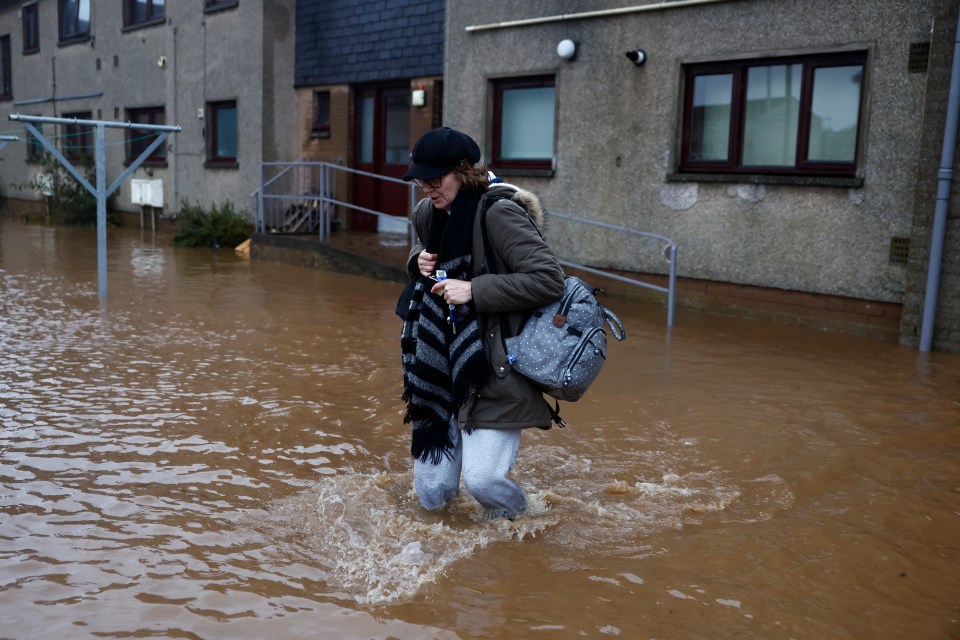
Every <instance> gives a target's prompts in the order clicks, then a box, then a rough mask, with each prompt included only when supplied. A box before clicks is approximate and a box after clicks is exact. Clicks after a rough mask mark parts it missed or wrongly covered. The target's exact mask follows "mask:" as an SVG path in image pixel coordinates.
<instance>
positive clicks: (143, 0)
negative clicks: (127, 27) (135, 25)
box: [131, 0, 147, 22]
mask: <svg viewBox="0 0 960 640" xmlns="http://www.w3.org/2000/svg"><path fill="white" fill-rule="evenodd" d="M131 13H132V14H133V15H132V16H131V22H143V21H144V20H146V19H147V0H134V2H133V7H132V8H131Z"/></svg>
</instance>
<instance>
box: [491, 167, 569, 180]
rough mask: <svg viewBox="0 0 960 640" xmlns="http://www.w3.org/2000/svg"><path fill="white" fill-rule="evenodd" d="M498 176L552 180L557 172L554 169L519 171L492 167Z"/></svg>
mask: <svg viewBox="0 0 960 640" xmlns="http://www.w3.org/2000/svg"><path fill="white" fill-rule="evenodd" d="M490 170H491V171H493V173H494V174H495V175H496V176H498V177H499V176H527V177H529V178H552V177H553V176H554V174H555V173H556V171H554V170H553V169H519V168H507V167H490Z"/></svg>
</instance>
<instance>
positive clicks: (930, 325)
mask: <svg viewBox="0 0 960 640" xmlns="http://www.w3.org/2000/svg"><path fill="white" fill-rule="evenodd" d="M958 120H960V16H958V17H957V30H956V32H955V33H954V40H953V66H952V69H951V72H950V96H949V98H948V100H947V122H946V126H945V127H944V131H943V149H942V151H941V153H940V170H939V171H938V172H937V180H938V182H937V204H936V209H935V210H934V213H933V230H932V235H931V237H930V264H929V266H928V267H927V290H926V295H925V296H924V302H923V322H922V326H921V331H920V351H921V352H924V353H925V352H928V351H930V348H931V347H932V346H933V331H934V328H935V327H936V320H937V294H938V293H939V290H940V270H941V268H942V263H943V245H944V238H945V237H946V233H947V212H948V210H949V208H950V188H951V186H952V185H953V152H954V149H955V148H956V146H957V123H958Z"/></svg>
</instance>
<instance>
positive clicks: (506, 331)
mask: <svg viewBox="0 0 960 640" xmlns="http://www.w3.org/2000/svg"><path fill="white" fill-rule="evenodd" d="M500 200H510V198H507V197H506V196H488V197H486V198H484V201H483V206H482V207H481V209H480V233H481V234H483V253H484V259H485V260H486V261H487V273H497V266H496V265H497V263H496V262H495V261H494V259H493V258H494V250H493V245H492V244H491V243H490V234H489V233H487V211H488V210H489V209H490V207H492V206H493V205H494V204H495V203H497V202H499V201H500ZM521 208H523V207H521ZM523 213H524V214H525V215H526V216H527V220H529V221H530V224H532V225H533V228H534V229H536V230H537V234H539V236H540V238H541V239H543V233H541V231H540V227H538V226H537V223H536V222H534V221H533V218H531V217H530V214H529V213H528V212H527V210H526V209H523ZM544 241H545V240H544ZM497 315H498V316H499V317H500V339H501V340H502V341H504V344H503V348H504V351H506V348H507V344H506V339H507V338H512V337H513V332H512V331H511V330H510V323H509V322H507V318H506V316H505V315H504V314H502V313H500V314H497ZM617 322H619V320H618V321H617ZM621 327H622V325H621ZM540 398H541V399H543V403H544V404H545V405H547V410H548V411H549V412H550V420H551V421H552V422H554V423H555V424H556V425H557V426H558V427H560V428H561V429H563V428H564V427H566V426H567V423H566V421H565V420H564V419H563V418H561V417H560V402H559V401H558V400H554V406H552V407H551V406H550V402H549V401H548V400H547V399H546V398H544V397H543V395H542V394H541V396H540ZM547 428H548V429H549V427H547Z"/></svg>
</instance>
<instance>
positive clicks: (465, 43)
mask: <svg viewBox="0 0 960 640" xmlns="http://www.w3.org/2000/svg"><path fill="white" fill-rule="evenodd" d="M957 5H958V3H957V2H956V1H955V0H922V1H918V0H806V1H804V2H775V3H774V2H770V1H769V0H697V1H696V2H689V1H685V0H677V1H676V2H667V3H661V2H627V1H624V2H614V3H605V4H604V6H603V7H597V5H596V3H593V2H587V1H576V0H574V1H569V0H564V1H559V0H538V1H537V2H528V3H511V2H504V1H494V2H485V3H476V2H448V3H447V6H446V55H445V59H444V69H445V73H444V122H445V124H448V125H449V126H453V127H457V128H460V129H462V130H464V131H466V132H468V133H470V134H471V135H472V136H474V137H476V139H477V140H478V141H480V142H481V146H482V148H483V151H484V158H485V160H486V161H487V162H488V163H489V164H490V165H491V167H492V168H493V170H494V171H496V172H497V173H498V174H500V175H502V176H503V177H505V178H507V179H509V180H510V181H512V182H516V183H518V184H522V185H524V186H526V187H528V188H530V189H532V190H534V191H535V192H537V193H538V194H540V195H541V196H542V198H543V200H544V202H545V205H546V207H547V208H548V209H549V210H553V211H556V212H560V213H564V214H569V215H574V216H580V217H584V218H587V219H590V220H595V221H598V222H602V223H607V224H610V225H616V226H622V227H627V228H630V229H637V230H642V231H648V232H654V233H658V234H662V235H664V236H668V237H670V238H672V239H673V240H674V241H675V242H676V243H677V245H678V246H679V269H678V273H679V276H680V281H681V285H680V300H681V306H686V307H693V308H701V309H707V310H715V311H723V310H724V309H727V310H734V311H737V310H739V311H738V312H741V313H744V314H746V315H758V316H763V317H767V318H771V319H773V320H783V321H789V322H797V321H799V322H801V323H803V324H808V325H810V326H832V327H834V328H842V329H849V330H853V331H856V332H858V333H867V334H870V335H876V336H879V337H884V338H888V339H899V340H901V341H902V342H903V343H905V344H915V343H916V340H917V335H918V325H919V317H918V316H919V315H920V313H921V311H920V309H922V302H921V301H922V299H923V295H924V291H923V289H924V285H925V273H926V270H927V266H928V262H929V260H928V254H929V244H930V241H929V231H930V223H929V220H930V219H932V217H933V207H934V194H935V191H936V186H937V185H936V174H937V164H936V163H937V161H938V160H939V152H940V143H941V142H942V136H943V128H944V119H945V111H946V108H945V103H946V99H947V92H948V88H949V78H950V65H951V63H952V59H953V50H952V49H953V35H954V33H955V31H956V20H957V11H958V6H957ZM956 191H957V188H956V187H955V188H954V192H956ZM955 195H956V194H955ZM957 206H958V204H957V202H956V197H954V199H953V204H952V205H951V214H950V219H949V224H948V229H947V234H946V246H945V251H944V256H945V259H944V264H943V277H942V281H941V285H940V296H939V305H938V311H937V319H936V331H935V338H934V348H935V349H949V350H960V333H958V327H960V299H958V298H960V267H958V257H957V256H958V252H960V242H958V235H960V232H958V230H957V221H956V219H957V216H956V214H955V213H952V212H953V211H956V207H957ZM548 222H549V220H548ZM548 234H549V236H550V240H551V242H552V243H554V244H555V245H557V246H558V247H560V248H561V249H562V251H563V253H564V254H565V255H567V256H570V257H571V258H572V259H573V260H574V261H576V262H579V263H583V264H588V265H591V266H595V267H605V268H611V269H615V270H621V271H624V272H640V273H650V274H662V273H664V270H665V268H666V267H665V265H664V262H663V259H662V255H659V254H658V253H656V252H650V251H648V250H646V249H644V248H643V247H640V246H636V243H635V242H633V241H632V240H631V239H630V238H629V237H628V236H624V235H622V234H621V235H618V234H615V233H607V232H604V231H587V232H584V231H583V229H579V230H577V229H573V228H571V227H570V226H569V225H564V224H552V225H551V226H550V227H549V228H548Z"/></svg>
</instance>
